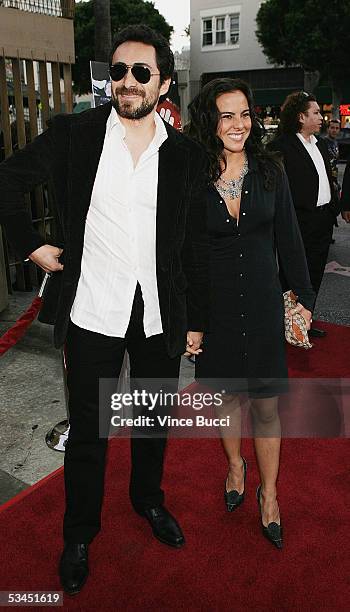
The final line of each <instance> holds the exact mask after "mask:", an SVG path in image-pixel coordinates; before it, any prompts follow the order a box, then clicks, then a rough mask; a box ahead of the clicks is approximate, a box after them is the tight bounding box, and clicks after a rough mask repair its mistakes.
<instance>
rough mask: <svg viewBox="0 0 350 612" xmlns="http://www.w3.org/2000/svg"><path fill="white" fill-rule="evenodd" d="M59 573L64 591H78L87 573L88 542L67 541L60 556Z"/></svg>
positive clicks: (72, 593) (71, 593)
mask: <svg viewBox="0 0 350 612" xmlns="http://www.w3.org/2000/svg"><path fill="white" fill-rule="evenodd" d="M59 573H60V578H61V584H62V587H63V590H64V591H65V593H68V595H75V594H76V593H79V591H81V589H82V588H83V586H84V584H85V582H86V580H87V577H88V575H89V566H88V544H73V543H69V542H67V543H66V544H65V546H64V550H63V553H62V556H61V560H60V565H59Z"/></svg>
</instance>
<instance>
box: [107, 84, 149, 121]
mask: <svg viewBox="0 0 350 612" xmlns="http://www.w3.org/2000/svg"><path fill="white" fill-rule="evenodd" d="M123 94H129V95H130V94H131V95H132V94H137V95H139V96H142V97H143V100H142V103H141V104H140V106H137V107H134V106H133V103H132V102H128V101H125V102H122V103H121V104H120V101H119V98H118V96H120V95H123ZM158 97H159V93H158V92H157V93H156V94H155V95H154V96H153V97H149V98H147V97H146V95H145V93H144V92H143V91H139V90H138V89H126V88H125V87H121V88H120V89H116V90H115V91H112V100H111V102H112V105H113V106H114V108H115V110H116V111H117V113H118V115H120V117H123V119H134V120H136V119H143V117H147V115H149V114H150V113H151V112H152V111H153V110H154V108H155V107H156V105H157V102H158Z"/></svg>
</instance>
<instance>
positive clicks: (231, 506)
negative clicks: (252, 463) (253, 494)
mask: <svg viewBox="0 0 350 612" xmlns="http://www.w3.org/2000/svg"><path fill="white" fill-rule="evenodd" d="M242 461H243V473H244V476H243V478H244V480H243V483H244V485H245V479H246V476H247V462H246V460H245V459H244V457H242ZM226 483H227V479H226V481H225V493H224V496H225V503H226V508H227V510H228V511H229V512H233V510H235V509H236V508H238V506H240V505H241V504H243V502H244V494H245V491H243V493H238V491H236V489H233V491H227V489H226Z"/></svg>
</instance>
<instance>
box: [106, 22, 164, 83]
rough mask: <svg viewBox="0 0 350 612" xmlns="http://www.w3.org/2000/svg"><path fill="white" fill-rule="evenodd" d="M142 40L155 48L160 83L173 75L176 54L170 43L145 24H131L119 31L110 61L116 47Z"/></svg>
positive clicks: (141, 41)
mask: <svg viewBox="0 0 350 612" xmlns="http://www.w3.org/2000/svg"><path fill="white" fill-rule="evenodd" d="M129 41H133V42H140V43H144V44H145V45H150V46H151V47H154V48H155V51H156V59H157V67H158V70H159V72H160V84H162V83H164V81H165V80H166V79H169V78H171V77H172V75H173V72H174V55H173V52H172V50H171V49H170V45H169V43H168V41H167V40H166V38H164V36H162V34H158V32H156V31H155V30H152V28H149V27H148V26H146V25H143V24H137V25H130V26H127V27H126V28H123V29H122V30H120V32H118V34H117V36H116V38H115V40H114V43H113V46H112V49H111V53H110V56H109V63H110V64H112V58H113V55H114V53H115V51H116V49H117V48H118V47H119V46H120V45H122V44H123V43H125V42H129Z"/></svg>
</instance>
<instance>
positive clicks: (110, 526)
mask: <svg viewBox="0 0 350 612" xmlns="http://www.w3.org/2000/svg"><path fill="white" fill-rule="evenodd" d="M327 327H329V326H327ZM331 331H332V335H333V332H334V333H339V334H340V335H341V336H342V337H343V336H344V334H347V336H348V340H349V335H350V328H343V327H342V328H338V329H336V326H332V329H331ZM321 342H322V343H324V347H325V348H326V343H330V342H333V339H329V338H327V339H324V340H318V341H317V345H320V344H321ZM315 344H316V342H315ZM325 348H324V349H323V350H325ZM336 348H337V347H336V346H334V347H333V349H332V353H331V359H330V360H329V361H331V364H329V363H328V364H327V371H325V370H322V371H321V369H320V370H319V373H318V375H319V376H320V375H321V376H322V375H323V376H330V375H332V376H335V375H336V373H335V371H334V373H333V374H330V373H329V371H330V368H331V366H333V365H334V363H335V361H336V360H337V359H338V357H339V360H340V357H342V359H341V360H343V359H344V361H345V362H346V363H347V364H349V363H350V360H349V352H350V342H349V341H348V342H347V344H346V345H344V346H343V347H342V349H341V350H342V351H343V352H342V354H340V353H339V355H337V350H336ZM296 350H297V349H296ZM313 350H315V352H316V350H317V351H318V350H319V351H321V348H320V349H319V348H318V347H317V348H316V349H313ZM322 352H323V351H322ZM311 354H312V351H310V352H306V351H305V353H304V351H301V350H299V351H298V353H296V355H302V358H303V359H304V355H310V357H309V359H311V358H312V357H311ZM293 359H297V357H295V358H294V357H293ZM316 361H317V360H316ZM325 361H326V360H325ZM309 363H311V362H309ZM324 363H325V362H324ZM316 365H317V366H318V365H319V363H318V361H317V364H316V363H315V367H316ZM293 368H295V371H298V368H297V363H296V362H295V363H293ZM310 375H311V374H310ZM342 375H343V376H344V374H342ZM303 376H304V374H303ZM128 448H129V443H128V440H114V441H113V442H112V443H111V445H110V452H109V463H108V470H107V480H106V482H107V485H106V497H105V504H104V514H103V530H102V532H101V534H100V536H99V537H98V538H97V539H96V540H95V542H94V543H93V544H92V545H91V547H90V550H91V553H90V568H91V578H90V580H89V582H88V583H87V585H86V587H85V588H84V590H83V591H82V593H81V594H79V595H78V596H76V597H75V598H70V597H68V596H65V606H64V609H78V610H84V611H89V610H98V609H101V608H102V609H107V610H121V609H125V610H126V611H134V610H135V611H136V610H139V609H142V610H146V611H148V610H152V611H153V610H155V609H158V610H162V611H163V610H164V611H165V610H174V611H175V610H195V611H197V610H198V611H199V610H201V611H208V612H209V611H210V612H211V611H216V610H218V611H219V610H220V611H221V610H237V611H239V612H241V611H242V612H248V611H252V610H254V611H255V610H256V611H258V612H267V611H269V612H271V611H276V612H279V611H288V612H292V611H293V612H294V611H296V612H299V611H300V612H303V611H304V610H306V611H313V610H315V611H316V610H324V611H329V612H330V611H333V610H338V611H344V612H345V610H346V611H347V610H349V609H350V585H349V571H350V557H349V534H350V510H349V491H350V471H349V465H350V444H349V441H348V440H347V439H338V440H297V439H295V440H294V439H292V440H284V441H283V446H282V456H281V473H280V480H279V499H280V506H281V513H282V518H283V523H284V528H285V548H284V550H283V551H278V550H275V549H274V548H273V547H272V546H271V544H269V543H268V542H267V541H266V540H265V539H264V538H263V536H262V534H261V531H260V526H259V517H258V509H257V503H256V500H255V488H256V485H257V483H258V475H257V468H256V464H255V459H254V456H253V450H252V442H251V441H250V440H244V441H243V454H244V456H245V457H246V458H247V460H248V478H247V497H246V500H245V502H244V505H243V506H242V507H241V508H239V509H238V510H237V511H236V512H234V513H232V514H229V513H227V512H226V510H225V507H224V503H223V486H224V478H225V473H226V462H225V459H224V456H223V453H222V451H221V447H220V442H219V440H205V439H202V440H194V441H193V440H171V441H170V442H169V446H168V455H167V462H166V473H165V478H164V487H165V489H166V491H167V505H168V507H169V509H171V510H172V511H173V512H174V513H175V514H176V516H177V517H178V519H179V521H180V522H181V525H182V527H183V529H184V532H185V536H186V539H187V544H186V546H185V547H184V549H182V550H173V549H170V548H167V547H166V546H164V545H162V544H160V543H158V542H157V541H156V540H154V538H153V537H152V536H151V532H150V528H149V526H148V524H147V523H146V522H145V521H144V520H143V519H141V518H140V517H138V516H137V515H135V514H134V513H133V511H132V510H131V507H130V503H129V501H128V473H129V451H128ZM63 495H64V494H63V478H62V473H61V471H58V472H56V473H55V474H54V475H53V476H52V477H49V478H47V479H44V481H42V482H41V483H39V485H36V486H35V487H32V488H31V489H29V492H28V494H24V495H23V494H20V495H19V496H18V497H17V498H15V500H14V503H10V504H8V505H6V506H5V507H3V510H2V511H1V509H0V542H1V578H0V590H14V589H16V590H32V591H33V590H52V591H53V590H60V585H59V581H58V578H57V576H56V567H57V562H58V555H59V551H60V548H61V516H62V512H63Z"/></svg>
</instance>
